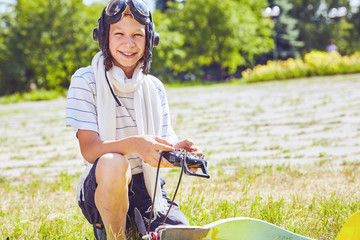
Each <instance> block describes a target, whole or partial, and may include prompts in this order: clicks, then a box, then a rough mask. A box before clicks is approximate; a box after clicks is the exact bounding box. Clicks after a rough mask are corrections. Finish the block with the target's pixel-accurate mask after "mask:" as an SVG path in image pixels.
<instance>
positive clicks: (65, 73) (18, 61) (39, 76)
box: [0, 0, 99, 94]
mask: <svg viewBox="0 0 360 240" xmlns="http://www.w3.org/2000/svg"><path fill="white" fill-rule="evenodd" d="M89 9H90V7H89V8H88V7H86V6H85V5H84V4H83V3H82V0H52V1H42V0H32V1H26V0H18V1H17V3H16V5H15V7H14V12H13V13H11V14H8V15H7V18H6V24H5V29H4V30H3V31H1V32H0V35H1V36H0V37H2V38H3V39H4V44H3V45H0V52H2V53H3V54H2V55H0V71H1V73H2V74H1V76H0V85H1V90H0V94H9V93H14V92H16V91H20V92H22V91H25V90H27V89H28V87H29V85H30V83H36V84H37V85H38V87H40V88H46V89H57V88H60V89H62V88H64V87H67V86H68V84H69V82H70V77H71V75H72V74H73V73H74V71H75V70H76V69H77V68H79V67H80V66H86V65H88V63H89V61H90V60H91V57H92V55H93V53H94V51H95V50H96V48H97V47H96V44H95V43H93V41H92V28H93V27H94V26H95V25H96V18H94V15H93V14H92V13H91V12H90V11H91V10H89ZM97 12H99V11H97ZM97 15H98V14H97ZM95 16H96V15H95ZM91 26H92V27H91Z"/></svg>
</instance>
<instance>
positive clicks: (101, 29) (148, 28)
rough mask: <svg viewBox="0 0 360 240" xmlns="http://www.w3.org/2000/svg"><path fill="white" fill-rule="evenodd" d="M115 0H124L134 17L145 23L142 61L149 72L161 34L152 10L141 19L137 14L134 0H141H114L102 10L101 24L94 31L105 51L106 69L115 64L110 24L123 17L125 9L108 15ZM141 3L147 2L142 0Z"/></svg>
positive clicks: (95, 37)
mask: <svg viewBox="0 0 360 240" xmlns="http://www.w3.org/2000/svg"><path fill="white" fill-rule="evenodd" d="M114 1H120V2H121V1H123V2H121V3H123V4H125V6H128V5H129V6H130V10H131V12H132V14H133V17H134V19H135V20H136V21H138V22H139V23H141V24H143V25H145V34H146V43H145V52H144V56H143V57H142V58H141V60H140V61H142V62H143V63H144V68H143V73H144V74H148V73H149V70H150V66H151V61H152V50H153V48H154V47H156V46H157V45H158V44H159V39H160V36H159V34H158V33H156V32H155V25H154V22H153V19H152V16H151V13H150V11H148V14H149V16H148V17H146V19H140V17H139V14H137V15H136V13H135V11H136V8H135V7H134V2H136V3H139V1H140V0H112V1H110V2H109V4H108V6H107V7H106V8H104V10H103V11H102V14H101V17H100V18H99V20H98V23H99V24H98V26H97V27H96V28H94V31H93V39H94V40H95V41H97V42H98V43H99V49H100V50H101V51H102V52H103V56H104V64H105V69H106V70H109V69H110V68H111V67H112V66H113V59H112V56H111V53H110V49H109V30H110V24H114V23H116V22H118V21H120V20H121V19H122V14H123V11H124V10H123V11H120V12H118V13H116V15H114V16H108V15H107V9H108V7H109V6H110V4H111V3H113V2H114ZM133 1H134V2H133ZM141 4H145V3H143V2H141ZM145 6H146V5H145ZM119 14H121V16H119ZM144 18H145V17H144ZM114 19H115V20H114Z"/></svg>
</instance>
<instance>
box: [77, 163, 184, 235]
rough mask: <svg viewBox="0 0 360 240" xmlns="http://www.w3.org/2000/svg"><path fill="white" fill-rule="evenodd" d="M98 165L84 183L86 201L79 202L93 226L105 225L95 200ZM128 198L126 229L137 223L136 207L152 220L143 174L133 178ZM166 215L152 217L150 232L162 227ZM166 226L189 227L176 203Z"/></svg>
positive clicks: (150, 202) (162, 185)
mask: <svg viewBox="0 0 360 240" xmlns="http://www.w3.org/2000/svg"><path fill="white" fill-rule="evenodd" d="M97 163H98V160H96V161H95V163H94V165H93V167H92V168H91V170H90V173H89V175H88V176H87V178H86V179H85V182H84V189H83V191H82V194H83V193H84V195H85V196H84V197H85V198H84V199H85V201H82V200H81V201H79V202H78V204H79V206H80V208H81V211H82V212H83V214H84V216H85V217H86V219H87V220H88V221H89V222H90V223H91V224H96V223H100V224H103V222H102V219H101V216H100V213H99V211H98V210H97V208H96V205H95V198H94V196H95V189H96V187H97V184H96V178H95V169H96V166H97ZM160 183H161V191H162V195H163V197H164V198H165V199H166V200H167V201H168V203H169V205H170V203H171V200H170V199H169V198H168V197H167V194H166V192H165V189H164V185H165V181H164V180H163V179H161V178H160ZM82 194H81V196H80V197H81V199H83V196H82ZM128 196H129V211H128V213H127V221H126V228H130V227H131V226H132V223H135V217H134V209H135V207H136V208H137V209H138V210H139V211H140V213H141V215H142V216H143V218H144V219H149V218H150V212H149V209H150V208H151V205H152V201H151V198H150V196H149V194H148V192H147V190H146V187H145V182H144V176H143V174H142V173H140V174H136V175H133V176H132V180H131V183H130V184H129V191H128ZM165 214H166V213H165ZM165 214H164V215H161V214H160V216H157V217H156V219H155V216H154V215H153V217H152V219H153V221H152V223H151V229H150V231H154V230H155V228H157V227H158V226H160V225H161V223H162V222H163V220H164V218H165ZM154 219H155V220H154ZM144 222H145V225H146V227H147V224H146V222H147V221H146V220H144ZM165 225H189V222H188V220H187V219H186V217H185V215H184V214H183V213H182V212H181V211H180V209H179V206H178V205H177V204H176V203H174V204H173V206H172V207H171V210H170V213H169V215H168V217H167V219H166V222H165Z"/></svg>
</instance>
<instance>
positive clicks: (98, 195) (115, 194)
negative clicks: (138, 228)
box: [95, 153, 131, 239]
mask: <svg viewBox="0 0 360 240" xmlns="http://www.w3.org/2000/svg"><path fill="white" fill-rule="evenodd" d="M95 176H96V183H97V188H96V191H95V204H96V207H97V209H98V210H99V213H100V215H101V219H102V221H103V223H104V226H105V229H106V234H107V236H108V239H115V238H114V234H116V236H117V237H119V236H121V237H120V238H118V239H126V237H125V230H126V213H127V211H128V208H129V200H128V184H129V183H130V181H131V168H130V164H129V162H128V161H127V159H126V158H125V157H124V156H122V155H121V154H115V153H111V154H105V155H103V156H102V157H100V159H99V160H98V164H97V167H96V170H95Z"/></svg>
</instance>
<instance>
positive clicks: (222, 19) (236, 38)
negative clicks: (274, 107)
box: [167, 0, 273, 79]
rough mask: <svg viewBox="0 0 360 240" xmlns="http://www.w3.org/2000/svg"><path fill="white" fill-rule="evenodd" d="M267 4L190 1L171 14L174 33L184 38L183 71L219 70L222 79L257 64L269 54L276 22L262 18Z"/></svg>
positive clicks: (240, 0)
mask: <svg viewBox="0 0 360 240" xmlns="http://www.w3.org/2000/svg"><path fill="white" fill-rule="evenodd" d="M266 5H267V3H266V1H265V0H262V1H251V0H223V1H221V2H219V1H217V0H187V1H186V2H185V3H184V4H183V3H180V4H179V3H174V4H171V8H170V9H169V10H168V11H167V13H168V16H169V17H170V18H171V22H172V29H171V30H173V31H177V32H179V33H181V34H183V35H184V44H183V47H182V48H183V50H184V51H185V53H186V55H185V58H184V59H183V61H182V62H181V69H182V70H183V71H189V70H190V71H191V70H194V68H198V67H199V66H204V65H205V66H209V65H212V66H215V67H216V68H217V69H218V72H219V73H220V74H219V76H218V78H220V79H222V78H223V76H224V72H223V71H224V70H228V71H229V73H230V74H232V73H234V72H235V71H236V70H237V67H238V66H240V65H247V64H249V63H253V59H254V55H255V54H259V53H262V52H268V51H269V50H270V49H271V47H272V46H273V44H272V39H271V29H272V22H271V21H270V20H269V19H265V18H263V17H262V14H261V9H263V8H265V6H266Z"/></svg>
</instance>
